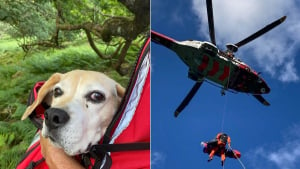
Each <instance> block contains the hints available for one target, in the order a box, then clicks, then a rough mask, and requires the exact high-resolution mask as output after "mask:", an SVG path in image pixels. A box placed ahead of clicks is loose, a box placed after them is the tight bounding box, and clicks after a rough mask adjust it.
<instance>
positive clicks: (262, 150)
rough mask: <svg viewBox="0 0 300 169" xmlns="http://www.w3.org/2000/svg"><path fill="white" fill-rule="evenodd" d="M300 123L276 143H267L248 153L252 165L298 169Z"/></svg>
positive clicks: (299, 161)
mask: <svg viewBox="0 0 300 169" xmlns="http://www.w3.org/2000/svg"><path fill="white" fill-rule="evenodd" d="M299 131H300V125H294V126H292V127H291V128H290V129H288V130H287V131H286V133H285V134H284V135H283V141H282V142H281V143H280V144H279V143H276V145H271V144H269V145H265V146H260V147H258V148H256V149H255V150H254V151H252V152H248V153H246V156H247V157H248V160H249V161H250V165H252V167H253V168H256V169H260V168H261V169H266V168H273V169H276V168H278V169H297V168H299V166H300V142H299V139H300V132H299Z"/></svg>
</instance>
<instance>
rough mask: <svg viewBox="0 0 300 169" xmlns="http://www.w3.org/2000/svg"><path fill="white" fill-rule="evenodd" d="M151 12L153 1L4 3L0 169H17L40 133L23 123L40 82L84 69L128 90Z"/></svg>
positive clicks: (0, 10)
mask: <svg viewBox="0 0 300 169" xmlns="http://www.w3.org/2000/svg"><path fill="white" fill-rule="evenodd" d="M149 11H150V2H149V0H145V1H144V0H143V1H139V0H136V1H135V0H35V1H28V0H6V1H1V2H0V168H15V166H16V165H17V163H18V162H19V160H20V159H21V157H22V155H23V154H24V152H25V151H26V149H27V148H28V146H29V144H30V142H31V141H32V139H33V136H34V134H35V132H36V128H35V127H34V126H33V124H32V123H31V122H30V121H29V120H25V121H21V120H20V118H21V116H22V114H23V112H24V110H25V109H26V103H27V99H28V96H29V93H30V91H31V89H32V87H33V85H34V84H35V83H36V82H38V81H42V80H47V78H48V77H49V76H50V75H51V74H53V73H54V72H62V73H63V72H67V71H70V70H73V69H85V70H95V71H101V72H104V73H106V74H107V75H108V76H110V77H112V78H113V79H115V80H116V81H118V82H120V83H121V84H122V85H123V86H125V87H126V85H127V83H128V80H129V76H130V72H131V68H132V67H133V65H134V64H135V60H136V57H137V55H138V54H139V51H140V48H141V46H142V44H143V43H144V40H145V38H146V37H147V36H148V32H149V20H150V15H149Z"/></svg>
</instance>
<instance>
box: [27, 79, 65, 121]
mask: <svg viewBox="0 0 300 169" xmlns="http://www.w3.org/2000/svg"><path fill="white" fill-rule="evenodd" d="M61 75H62V74H60V73H55V74H53V75H52V76H51V77H50V78H49V79H48V80H47V81H46V82H45V83H44V85H43V86H42V87H41V88H40V90H39V92H38V95H37V98H36V99H35V101H34V102H33V103H32V104H31V105H30V106H28V107H27V109H26V111H25V113H24V114H23V116H22V118H21V120H24V119H26V118H27V117H28V116H29V115H30V114H31V113H32V112H33V111H34V109H35V108H36V107H37V106H38V105H39V104H41V103H42V102H43V101H44V100H46V99H47V95H48V94H49V93H50V92H51V90H52V87H53V86H54V85H55V84H56V83H57V82H59V81H60V79H61Z"/></svg>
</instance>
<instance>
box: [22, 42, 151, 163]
mask: <svg viewBox="0 0 300 169" xmlns="http://www.w3.org/2000/svg"><path fill="white" fill-rule="evenodd" d="M149 48H150V38H148V39H147V40H146V41H145V44H144V46H143V48H142V49H141V51H140V54H139V56H138V58H137V61H136V64H135V69H134V71H133V73H132V75H131V78H130V82H129V85H128V87H127V89H126V93H125V96H124V98H123V99H122V101H121V104H120V106H119V108H118V110H117V112H116V114H115V115H114V117H113V120H112V121H111V123H110V125H109V126H108V128H107V130H106V132H105V134H104V136H103V138H102V140H101V141H100V142H99V144H97V145H94V146H92V147H91V148H90V150H89V152H88V153H85V154H81V155H78V156H77V157H76V159H77V160H78V161H80V162H81V164H82V165H83V166H84V167H85V168H91V169H110V168H111V167H112V164H113V160H112V157H115V158H118V157H119V155H120V153H123V154H122V155H123V156H126V155H127V154H130V152H134V153H136V152H137V153H138V152H142V151H149V150H150V135H149V137H148V136H147V137H148V138H147V139H144V140H135V141H132V140H134V139H126V138H124V137H122V136H123V135H124V134H126V133H130V131H128V130H130V129H131V128H132V127H131V126H130V124H131V123H133V121H134V120H135V119H137V118H140V117H141V115H140V114H141V113H144V114H146V115H147V114H148V116H149V117H150V101H149V99H150V49H149ZM43 84H44V82H37V83H36V84H35V86H34V88H33V90H32V92H31V94H30V96H29V99H28V102H27V104H28V105H30V104H32V102H33V101H34V100H35V98H36V97H37V93H38V90H39V89H40V88H41V86H42V85H43ZM148 90H149V91H148ZM147 97H148V98H147ZM146 102H149V103H146ZM143 105H148V106H149V107H148V108H147V107H146V108H144V107H143ZM48 108H49V106H48V105H47V104H45V103H42V104H40V105H39V106H38V107H37V108H36V109H35V110H34V111H33V112H32V114H31V115H30V116H29V118H30V120H31V122H32V123H33V124H34V125H35V126H36V127H37V128H38V129H39V130H41V129H42V123H43V119H44V111H45V110H46V109H48ZM142 108H144V109H142ZM149 123H150V121H149ZM149 126H150V124H149ZM143 132H144V131H143ZM149 132H150V127H149ZM138 133H139V132H138ZM140 133H141V132H140ZM145 133H147V132H145ZM117 141H118V142H119V143H116V142H117ZM36 151H40V145H39V140H38V141H37V142H36V143H33V144H32V145H31V146H30V147H29V149H28V150H27V152H26V153H25V155H24V157H23V158H22V160H21V161H20V163H19V164H18V165H17V169H23V168H26V169H33V168H34V169H35V168H43V167H41V166H43V165H45V161H44V158H43V157H39V158H38V159H37V157H34V158H35V160H31V159H30V160H29V162H28V158H27V157H28V156H30V155H31V156H32V155H33V154H32V153H33V152H36ZM125 152H127V153H125ZM39 154H41V153H40V152H39ZM144 154H145V153H144ZM147 154H149V155H148V156H149V157H150V152H147ZM26 158H27V159H26ZM136 160H139V159H136ZM147 160H148V163H149V164H146V165H148V166H149V168H150V158H149V159H147ZM37 166H40V167H37ZM45 168H48V167H45Z"/></svg>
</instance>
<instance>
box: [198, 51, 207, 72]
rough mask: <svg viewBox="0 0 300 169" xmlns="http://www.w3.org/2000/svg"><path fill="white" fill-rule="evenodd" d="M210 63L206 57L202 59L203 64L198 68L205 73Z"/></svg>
mask: <svg viewBox="0 0 300 169" xmlns="http://www.w3.org/2000/svg"><path fill="white" fill-rule="evenodd" d="M208 61H209V58H208V56H206V55H204V56H203V58H202V63H201V64H200V65H199V66H198V70H199V71H201V72H203V71H204V70H205V68H206V67H207V65H208Z"/></svg>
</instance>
